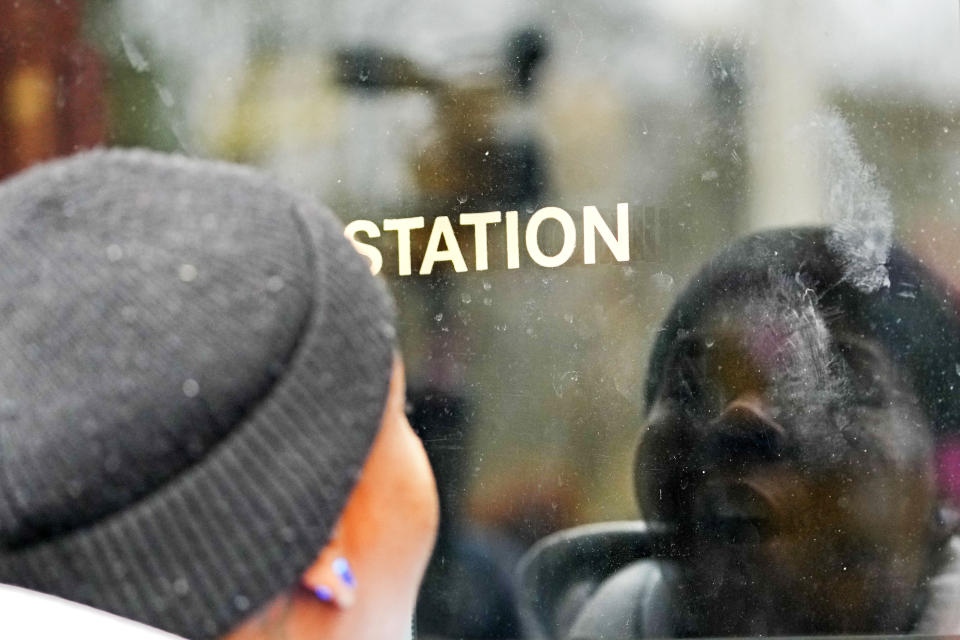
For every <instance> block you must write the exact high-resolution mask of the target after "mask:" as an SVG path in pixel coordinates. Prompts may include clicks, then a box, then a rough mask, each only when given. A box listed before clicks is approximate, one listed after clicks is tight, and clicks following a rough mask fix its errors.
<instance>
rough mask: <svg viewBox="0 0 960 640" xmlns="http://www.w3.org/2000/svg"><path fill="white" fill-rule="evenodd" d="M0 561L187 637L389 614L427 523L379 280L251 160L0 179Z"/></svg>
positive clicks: (425, 468) (330, 226) (390, 633)
mask: <svg viewBox="0 0 960 640" xmlns="http://www.w3.org/2000/svg"><path fill="white" fill-rule="evenodd" d="M0 349H2V353H3V358H0V388H2V396H3V397H2V401H0V442H2V445H0V457H2V460H0V464H2V465H3V469H4V474H3V479H2V480H0V484H2V491H0V582H7V583H10V584H17V585H20V586H25V587H28V588H32V589H36V590H39V591H44V592H47V593H52V594H55V595H59V596H62V597H65V598H68V599H72V600H76V601H78V602H83V603H86V604H90V605H93V606H96V607H98V608H101V609H105V610H107V611H111V612H114V613H117V614H120V615H123V616H126V617H129V618H132V619H135V620H140V621H142V622H146V623H148V624H151V625H153V626H156V627H159V628H162V629H166V630H168V631H171V632H173V633H177V634H179V635H182V636H186V637H190V638H216V637H222V636H227V635H231V636H232V637H235V638H252V637H285V638H291V639H295V638H297V637H316V636H317V635H318V634H319V635H321V636H322V637H330V638H338V637H350V638H355V637H365V638H366V637H369V638H375V637H395V636H396V635H397V634H398V633H402V632H404V631H405V630H406V629H408V628H409V626H410V623H411V618H412V612H413V605H414V600H415V598H416V593H417V588H418V586H419V581H420V578H421V576H422V574H423V571H424V569H425V567H426V563H427V559H428V557H429V554H430V550H431V548H432V545H433V540H434V536H435V530H436V525H437V503H436V488H435V486H434V482H433V477H432V474H431V472H430V468H429V465H428V464H427V460H426V456H425V454H424V452H423V449H422V447H421V445H420V442H419V440H418V439H417V437H416V436H415V435H414V433H413V431H412V430H411V429H410V425H409V424H408V423H407V421H406V417H405V415H404V386H403V384H404V383H403V370H402V364H401V363H400V361H399V358H398V356H397V355H396V352H395V337H394V325H393V311H392V305H391V303H390V301H389V298H388V296H387V294H386V292H385V291H384V289H383V287H382V284H381V283H379V282H377V281H376V280H375V279H374V278H373V277H372V276H371V275H370V274H369V271H368V269H367V267H366V265H365V263H364V261H363V259H362V258H361V257H360V256H359V255H358V254H356V253H355V252H354V251H353V249H352V247H351V246H350V244H349V242H348V241H347V240H346V239H345V238H344V237H343V234H342V228H341V226H340V224H339V223H338V222H337V221H336V220H335V218H334V217H333V216H332V215H331V214H330V213H329V212H328V211H326V210H323V209H321V208H319V207H317V206H316V205H315V204H313V203H311V202H310V201H309V200H306V199H303V198H300V197H298V196H296V195H293V194H290V193H289V192H287V191H285V190H284V189H282V188H279V187H277V186H275V185H274V184H273V183H272V182H271V181H270V180H269V179H267V178H265V177H263V176H261V175H259V174H257V173H255V172H253V171H250V170H247V169H244V168H241V167H236V166H232V165H226V164H218V163H213V162H205V161H197V160H189V159H186V158H181V157H173V156H163V155H160V154H154V153H150V152H143V151H133V152H129V151H128V152H121V151H111V152H95V153H91V154H84V155H81V156H77V157H74V158H71V159H67V160H65V161H59V162H55V163H51V164H49V165H46V166H41V167H38V168H35V169H33V170H30V171H27V172H25V173H23V174H21V175H19V176H16V177H14V178H13V179H11V180H8V181H7V182H6V183H4V184H2V185H0Z"/></svg>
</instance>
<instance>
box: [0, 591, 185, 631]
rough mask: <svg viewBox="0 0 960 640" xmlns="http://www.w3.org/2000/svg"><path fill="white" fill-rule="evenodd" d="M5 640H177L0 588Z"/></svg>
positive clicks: (79, 608)
mask: <svg viewBox="0 0 960 640" xmlns="http://www.w3.org/2000/svg"><path fill="white" fill-rule="evenodd" d="M0 611H2V612H3V623H2V627H3V629H2V634H3V637H5V638H39V639H46V638H50V639H53V638H57V639H59V638H77V639H78V640H83V639H87V638H89V639H90V640H93V639H94V638H96V639H97V640H114V639H116V640H121V639H123V640H178V639H179V638H180V636H175V635H172V634H170V633H167V632H165V631H160V630H159V629H154V628H153V627H148V626H147V625H144V624H140V623H139V622H134V621H133V620H128V619H126V618H121V617H120V616H115V615H113V614H111V613H107V612H105V611H101V610H99V609H94V608H92V607H87V606H85V605H82V604H77V603H76V602H70V601H69V600H63V599H62V598H57V597H56V596H51V595H47V594H45V593H39V592H37V591H30V590H29V589H22V588H20V587H14V586H11V585H5V584H4V585H0Z"/></svg>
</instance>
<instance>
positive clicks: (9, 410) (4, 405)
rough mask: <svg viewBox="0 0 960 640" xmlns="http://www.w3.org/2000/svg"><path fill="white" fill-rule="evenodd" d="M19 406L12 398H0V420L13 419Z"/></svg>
mask: <svg viewBox="0 0 960 640" xmlns="http://www.w3.org/2000/svg"><path fill="white" fill-rule="evenodd" d="M19 411H20V407H19V405H18V404H17V402H16V400H14V399H12V398H0V420H15V419H16V417H17V415H18V413H19Z"/></svg>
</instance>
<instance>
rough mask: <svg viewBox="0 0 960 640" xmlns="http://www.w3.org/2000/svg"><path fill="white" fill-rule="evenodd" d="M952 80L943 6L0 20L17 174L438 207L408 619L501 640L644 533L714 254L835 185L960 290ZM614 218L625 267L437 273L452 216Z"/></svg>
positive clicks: (350, 6)
mask: <svg viewBox="0 0 960 640" xmlns="http://www.w3.org/2000/svg"><path fill="white" fill-rule="evenodd" d="M958 62H960V14H958V6H957V4H956V3H952V2H947V1H946V0H943V1H934V0H923V1H920V2H917V1H912V0H885V1H883V2H868V1H866V0H852V1H847V2H843V3H839V2H836V3H833V2H826V1H823V0H808V1H805V2H799V1H794V2H791V1H787V0H782V1H777V2H764V1H762V0H755V1H747V0H712V1H707V0H661V1H647V2H637V1H634V0H603V1H601V2H588V1H586V0H552V1H549V2H548V1H546V0H542V1H539V2H526V3H520V2H512V1H507V0H492V1H489V2H467V1H462V0H443V1H440V0H406V1H405V2H393V1H386V2H379V1H378V2H371V1H369V0H349V1H347V0H328V1H327V2H322V3H318V2H314V1H312V0H277V1H276V2H274V3H271V6H270V10H269V11H268V10H265V9H264V5H263V3H261V2H257V1H254V0H233V1H230V2H213V1H212V0H193V1H192V2H174V3H170V2H160V1H155V0H114V1H108V0H87V1H86V2H83V1H81V0H57V1H50V2H46V1H43V2H41V1H39V0H38V1H36V2H31V1H25V0H0V176H4V175H9V174H12V173H15V172H17V171H19V170H21V169H23V168H25V167H27V166H29V165H30V164H33V163H36V162H40V161H42V160H45V159H47V158H51V157H54V156H57V155H66V154H70V153H73V152H75V151H77V150H79V149H84V148H89V147H94V146H101V145H107V146H142V147H149V148H154V149H160V150H169V151H177V152H182V153H186V154H189V155H195V156H201V157H213V158H223V159H226V160H230V161H237V162H243V163H248V164H253V165H257V166H259V167H262V168H264V169H265V170H267V171H269V172H271V173H272V174H274V175H275V176H277V177H278V178H279V179H280V180H282V181H283V182H285V183H287V184H288V185H290V186H292V187H294V188H296V189H299V190H301V191H305V192H308V193H311V194H313V195H315V196H316V197H317V198H319V199H320V200H322V201H324V202H325V203H327V204H328V205H329V206H330V207H331V208H332V209H333V210H334V211H335V212H336V213H337V214H338V215H339V216H340V217H341V218H342V219H343V220H344V222H349V221H351V220H354V219H358V218H362V219H369V220H373V221H376V222H379V221H381V220H383V219H384V218H402V217H408V216H421V215H422V216H425V218H426V219H427V229H426V230H425V231H424V232H422V235H421V234H420V232H417V233H415V234H414V237H413V241H414V246H415V250H414V252H413V254H414V265H413V267H414V275H412V276H405V277H401V276H398V275H397V274H396V269H395V267H394V268H393V270H391V268H390V265H391V264H395V257H394V256H395V247H390V246H389V242H390V238H389V237H388V236H390V235H393V237H394V238H395V237H396V236H395V234H384V236H383V237H382V238H380V239H379V246H380V248H381V249H382V250H383V252H384V254H385V256H386V260H385V262H386V264H387V266H386V267H385V270H384V277H385V278H387V280H388V282H389V284H390V286H391V288H392V289H393V292H394V294H395V296H396V298H397V300H398V305H399V309H400V328H401V341H402V348H403V352H404V356H405V359H406V362H407V371H408V380H409V385H410V406H409V408H408V409H409V412H410V414H411V421H412V422H413V424H414V426H415V428H416V429H417V430H418V431H419V433H420V434H421V436H422V437H423V439H424V441H425V443H426V446H427V449H428V453H429V455H430V457H431V460H432V462H433V464H434V467H435V469H436V471H437V476H438V481H439V485H440V492H441V499H442V508H443V516H444V517H443V527H442V530H441V538H440V541H439V543H438V547H437V551H436V554H435V557H434V561H433V564H432V566H431V569H430V572H429V574H428V579H427V581H426V582H425V585H424V589H423V592H422V598H421V604H420V608H419V611H418V624H419V627H420V630H421V632H422V633H424V634H427V635H433V636H436V637H467V638H499V637H511V636H516V635H517V634H518V628H517V626H516V617H515V612H514V611H513V610H512V607H511V605H510V594H511V590H512V588H513V586H512V582H511V580H512V577H511V576H512V574H511V572H512V569H513V567H514V564H515V562H516V559H517V558H518V556H519V554H520V553H522V551H523V550H524V549H526V548H527V547H528V546H529V545H530V544H531V543H532V542H533V541H535V540H537V539H539V538H541V537H542V536H544V535H546V534H549V533H550V532H552V531H555V530H558V529H561V528H565V527H569V526H572V525H575V524H579V523H584V522H592V521H597V520H611V519H630V518H635V517H637V515H638V514H637V510H636V506H635V503H634V498H633V488H632V456H633V448H634V444H635V442H636V438H637V435H638V431H639V428H640V427H641V426H642V422H643V418H642V402H641V397H642V383H643V379H644V369H645V364H646V359H647V355H648V348H649V346H650V345H651V343H652V340H653V337H654V335H655V332H656V330H657V326H658V323H659V321H660V319H661V318H662V317H663V315H664V314H665V313H666V311H667V309H668V308H669V305H670V304H671V303H672V301H673V299H674V297H675V296H676V295H677V293H678V292H679V291H680V290H681V289H682V288H683V286H684V283H685V282H686V281H687V280H688V279H689V278H690V277H691V275H692V273H693V272H694V270H695V269H696V268H697V266H698V265H700V264H701V263H702V262H703V261H704V260H705V259H706V258H707V257H709V256H710V255H711V254H712V253H713V252H714V251H715V250H716V249H717V248H719V247H720V246H721V245H722V244H724V243H725V242H726V241H728V240H729V239H730V238H732V237H735V236H737V235H740V234H743V233H745V232H748V231H750V230H753V229H757V228H761V227H770V226H786V225H797V224H815V223H828V222H831V221H834V220H833V219H832V216H837V215H842V214H843V212H842V211H840V212H837V211H836V210H834V209H830V208H829V207H824V206H823V202H824V198H825V194H826V195H827V196H829V194H830V190H831V188H833V187H834V186H835V185H836V184H837V180H842V179H843V176H840V177H838V176H836V175H830V171H834V172H835V171H838V170H840V171H846V172H848V173H853V174H856V176H858V177H859V179H861V180H866V181H867V182H869V183H871V184H872V185H873V186H874V187H876V189H877V192H878V193H881V194H882V196H883V199H884V201H885V202H888V203H889V210H890V211H892V213H893V216H892V217H893V226H894V235H895V237H896V238H897V239H898V240H899V241H900V242H902V243H904V244H906V245H907V246H908V247H910V248H911V249H912V250H913V251H915V252H916V253H918V254H919V255H921V256H922V257H923V258H924V260H925V261H926V262H927V263H928V264H932V265H933V266H934V268H935V270H937V271H939V272H940V273H941V274H943V275H944V276H945V277H946V278H948V279H950V280H952V281H953V282H955V283H956V282H960V260H958V257H960V233H958V224H960V217H958V216H960V202H958V198H960V145H958V143H960V122H958V114H960V104H958V100H960V69H958ZM818 113H830V114H834V115H835V116H838V118H839V121H840V122H841V123H845V124H844V125H843V126H841V127H840V128H839V130H838V129H836V128H834V129H829V128H824V127H823V126H822V120H817V119H816V117H814V115H815V114H818ZM818 123H819V124H818ZM848 143H849V144H848ZM851 145H853V146H852V147H851ZM838 146H839V147H841V148H842V149H843V152H844V153H845V154H846V155H845V156H844V157H845V160H844V162H841V163H839V165H840V169H837V163H836V162H834V163H832V164H831V163H830V162H827V163H825V162H824V161H823V155H824V154H829V153H833V152H831V151H830V149H834V152H835V150H836V148H837V147H838ZM824 167H828V170H825V169H824ZM831 167H832V168H831ZM619 202H627V203H629V204H630V207H631V224H632V225H636V224H637V223H638V220H639V216H640V215H641V212H642V214H643V216H644V221H643V229H644V233H643V234H642V235H643V241H642V242H641V244H640V245H638V244H637V243H636V242H634V243H633V245H632V247H631V248H632V254H631V259H630V261H628V262H625V263H616V262H614V261H613V260H610V259H607V260H600V264H596V265H584V264H583V260H582V259H572V260H571V261H570V262H569V264H568V265H565V266H562V267H559V268H554V269H547V268H543V267H540V266H537V265H535V264H533V263H532V262H530V261H526V262H524V263H523V264H522V265H521V268H519V269H516V270H505V269H503V268H502V266H500V267H497V265H496V264H492V268H491V270H489V271H485V272H477V271H474V270H473V268H472V266H473V262H472V259H471V258H472V255H473V253H472V249H471V248H470V247H469V245H468V244H465V245H464V247H463V250H464V254H465V256H467V262H468V264H469V265H470V266H471V269H470V270H469V271H468V272H465V273H453V272H452V270H451V269H445V268H443V267H442V266H438V268H437V269H435V271H434V273H433V274H432V275H430V276H420V275H418V274H417V266H418V262H417V261H418V259H419V256H420V255H421V254H422V250H420V251H418V250H417V249H416V247H422V246H423V245H424V244H425V243H426V238H427V234H428V232H429V228H430V220H431V219H432V218H434V217H436V216H439V215H445V216H458V215H459V214H460V213H463V212H482V211H490V210H501V211H506V210H510V209H513V210H517V211H519V212H520V216H521V220H523V219H524V217H529V216H530V214H532V213H533V212H534V211H535V210H537V209H538V208H540V207H543V206H559V207H563V208H564V209H566V210H567V211H569V212H570V213H571V214H572V215H574V219H575V220H579V217H578V215H579V214H578V212H580V211H581V210H582V207H583V206H584V205H594V206H597V207H598V208H599V209H600V210H601V211H603V212H605V213H606V214H608V215H612V212H613V211H614V210H615V208H616V204H617V203H619ZM881 213H882V212H881ZM879 215H880V214H878V216H879ZM880 217H881V218H882V216H880ZM471 237H472V235H471ZM491 242H492V244H491V252H492V253H491V255H500V253H498V252H502V251H503V247H502V246H498V245H497V244H496V242H495V241H493V240H492V241H491ZM546 242H549V239H547V240H546ZM603 250H604V249H603V247H602V245H601V252H602V251H603ZM391 251H393V252H394V253H393V254H392V253H391ZM491 262H492V263H501V264H502V259H500V260H499V261H498V260H495V259H491ZM945 473H947V475H948V476H949V477H947V478H946V482H948V483H951V482H952V483H954V484H956V485H957V486H960V474H958V475H957V477H954V476H952V475H950V473H951V470H950V469H947V471H946V472H945ZM491 587H495V588H491Z"/></svg>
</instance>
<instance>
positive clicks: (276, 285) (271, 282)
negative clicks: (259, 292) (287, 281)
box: [267, 276, 283, 293]
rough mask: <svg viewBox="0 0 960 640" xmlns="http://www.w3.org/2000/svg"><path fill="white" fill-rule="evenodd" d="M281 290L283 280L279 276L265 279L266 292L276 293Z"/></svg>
mask: <svg viewBox="0 0 960 640" xmlns="http://www.w3.org/2000/svg"><path fill="white" fill-rule="evenodd" d="M281 289H283V278H281V277H280V276H270V277H269V278H268V279H267V291H272V292H273V293H276V292H277V291H280V290H281Z"/></svg>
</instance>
